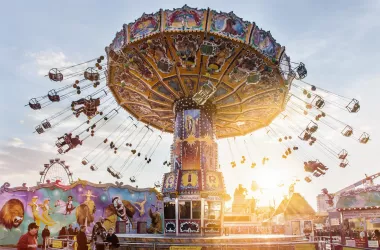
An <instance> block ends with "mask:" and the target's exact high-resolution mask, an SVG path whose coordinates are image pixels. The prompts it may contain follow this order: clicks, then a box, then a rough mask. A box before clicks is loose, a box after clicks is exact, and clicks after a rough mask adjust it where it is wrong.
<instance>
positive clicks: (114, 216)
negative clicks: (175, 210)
mask: <svg viewBox="0 0 380 250" xmlns="http://www.w3.org/2000/svg"><path fill="white" fill-rule="evenodd" d="M27 190H29V191H27ZM157 197H158V196H157V193H156V192H155V191H152V189H148V188H147V189H141V190H140V189H133V191H132V190H129V189H128V188H127V187H116V186H115V185H113V184H101V185H99V184H92V183H89V182H82V181H80V182H76V183H74V184H72V185H70V186H63V185H57V184H55V183H51V184H44V186H38V187H30V188H29V189H27V188H23V189H21V188H14V189H13V188H9V190H8V191H7V192H3V193H1V194H0V245H6V244H16V243H17V241H18V239H19V237H20V236H21V235H22V234H23V233H26V232H27V227H28V225H29V223H31V222H36V223H37V224H38V225H39V226H40V228H44V227H45V226H46V225H47V226H49V230H50V232H51V235H52V236H56V235H58V232H59V230H60V229H61V228H62V227H64V226H67V227H68V226H69V225H70V224H71V225H73V228H74V229H75V228H77V227H78V228H79V227H80V226H81V225H86V226H87V231H88V232H91V231H92V228H93V226H94V225H95V223H96V222H98V221H99V220H101V219H103V220H104V223H103V226H104V228H105V229H106V230H108V229H109V228H116V222H117V221H128V222H129V223H130V224H131V225H132V226H131V228H132V229H131V232H130V233H137V232H136V229H134V228H135V226H134V225H135V224H136V223H137V222H138V221H143V222H147V227H150V225H151V223H152V216H151V214H149V208H151V207H153V206H155V207H157V206H158V207H162V205H159V204H160V203H161V201H160V200H158V198H157ZM157 204H158V205H157ZM161 213H162V211H161V210H160V209H159V210H158V211H155V214H154V216H153V217H154V221H155V224H154V225H153V228H156V229H155V230H152V232H156V233H157V232H159V231H160V230H159V229H158V228H159V226H158V225H157V223H158V222H160V219H159V218H158V214H161ZM39 240H40V239H39Z"/></svg>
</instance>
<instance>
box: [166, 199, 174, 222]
mask: <svg viewBox="0 0 380 250" xmlns="http://www.w3.org/2000/svg"><path fill="white" fill-rule="evenodd" d="M164 218H165V219H166V220H170V219H173V220H174V219H175V203H174V202H165V203H164Z"/></svg>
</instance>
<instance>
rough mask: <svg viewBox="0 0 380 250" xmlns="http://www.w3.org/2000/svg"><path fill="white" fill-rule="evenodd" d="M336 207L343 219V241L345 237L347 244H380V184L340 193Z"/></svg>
mask: <svg viewBox="0 0 380 250" xmlns="http://www.w3.org/2000/svg"><path fill="white" fill-rule="evenodd" d="M336 208H337V211H339V212H340V214H341V219H342V221H343V230H342V231H343V235H342V241H343V239H345V244H346V245H348V246H356V247H378V246H379V242H378V240H379V239H380V237H379V236H380V235H379V234H378V231H376V230H380V185H377V186H369V187H365V188H359V189H354V190H349V191H347V192H344V193H342V194H340V198H339V201H338V203H337V205H336ZM375 234H376V235H375ZM343 242H344V241H343Z"/></svg>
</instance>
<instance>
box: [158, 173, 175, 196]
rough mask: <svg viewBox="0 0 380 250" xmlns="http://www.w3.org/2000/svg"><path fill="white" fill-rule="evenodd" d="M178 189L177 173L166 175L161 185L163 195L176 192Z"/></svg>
mask: <svg viewBox="0 0 380 250" xmlns="http://www.w3.org/2000/svg"><path fill="white" fill-rule="evenodd" d="M177 187H178V172H171V173H166V174H165V175H164V182H163V185H162V192H163V193H172V192H176V191H177Z"/></svg>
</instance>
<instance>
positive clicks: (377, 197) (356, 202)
mask: <svg viewBox="0 0 380 250" xmlns="http://www.w3.org/2000/svg"><path fill="white" fill-rule="evenodd" d="M371 188H372V187H371ZM373 189H374V190H372V191H370V190H368V191H365V190H360V189H359V190H358V191H356V190H353V191H348V192H347V193H343V194H342V195H341V196H340V198H339V200H338V202H337V204H336V208H359V207H375V206H380V192H379V190H380V186H375V187H373Z"/></svg>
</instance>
